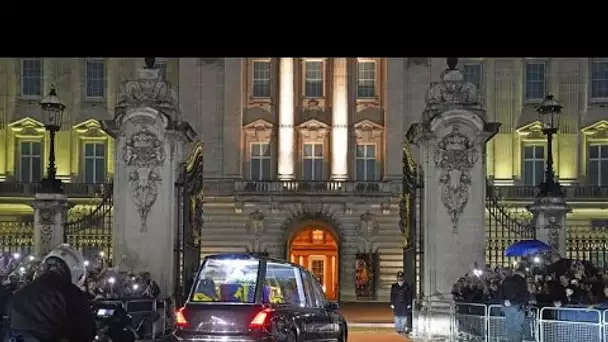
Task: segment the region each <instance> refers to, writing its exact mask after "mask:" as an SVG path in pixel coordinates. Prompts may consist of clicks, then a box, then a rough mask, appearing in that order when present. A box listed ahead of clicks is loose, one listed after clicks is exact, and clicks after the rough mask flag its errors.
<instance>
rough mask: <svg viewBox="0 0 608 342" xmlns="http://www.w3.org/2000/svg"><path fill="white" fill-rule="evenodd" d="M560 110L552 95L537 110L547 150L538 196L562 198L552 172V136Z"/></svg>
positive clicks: (557, 124)
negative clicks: (545, 166) (543, 175)
mask: <svg viewBox="0 0 608 342" xmlns="http://www.w3.org/2000/svg"><path fill="white" fill-rule="evenodd" d="M562 108H564V107H563V106H562V105H560V104H559V102H557V101H556V100H555V99H554V98H553V95H552V94H548V95H547V97H545V99H544V101H543V102H542V103H541V104H540V106H539V107H538V109H537V112H538V114H539V116H540V119H541V122H542V123H543V134H545V135H546V136H547V149H548V151H547V169H546V170H545V181H544V182H542V183H541V184H540V193H539V194H538V196H543V197H547V196H559V197H563V196H564V194H563V192H562V188H561V186H560V185H559V182H558V181H556V180H555V172H554V170H553V135H554V134H557V128H558V126H559V116H560V115H561V113H562Z"/></svg>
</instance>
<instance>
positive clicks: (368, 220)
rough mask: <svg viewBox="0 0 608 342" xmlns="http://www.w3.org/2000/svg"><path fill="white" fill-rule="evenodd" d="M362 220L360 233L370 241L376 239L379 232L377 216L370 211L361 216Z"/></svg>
mask: <svg viewBox="0 0 608 342" xmlns="http://www.w3.org/2000/svg"><path fill="white" fill-rule="evenodd" d="M360 219H361V221H360V222H359V233H360V234H361V235H362V236H363V238H365V239H366V240H369V239H371V238H372V237H374V236H375V235H376V232H377V231H378V221H376V216H374V214H372V213H370V212H369V211H368V212H365V213H363V214H362V215H361V216H360Z"/></svg>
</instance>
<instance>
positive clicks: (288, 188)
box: [234, 181, 401, 197]
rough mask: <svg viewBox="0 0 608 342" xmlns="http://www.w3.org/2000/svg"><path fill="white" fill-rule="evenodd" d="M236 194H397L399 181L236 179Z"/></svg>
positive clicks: (399, 188) (399, 187) (398, 192)
mask: <svg viewBox="0 0 608 342" xmlns="http://www.w3.org/2000/svg"><path fill="white" fill-rule="evenodd" d="M234 192H235V194H237V195H262V194H268V195H283V196H288V195H323V196H332V195H340V196H344V195H357V196H381V197H384V196H399V195H400V193H401V184H400V183H399V182H381V181H377V182H358V181H346V182H337V181H236V182H234Z"/></svg>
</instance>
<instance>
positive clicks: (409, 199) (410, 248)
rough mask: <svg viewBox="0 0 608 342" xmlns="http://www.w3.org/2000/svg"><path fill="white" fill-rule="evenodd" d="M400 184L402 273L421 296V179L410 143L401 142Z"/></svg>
mask: <svg viewBox="0 0 608 342" xmlns="http://www.w3.org/2000/svg"><path fill="white" fill-rule="evenodd" d="M402 167H403V184H402V188H403V189H402V191H403V193H402V194H401V202H400V211H399V213H400V219H399V228H400V229H401V233H402V234H403V273H404V275H405V280H406V281H407V283H408V284H411V286H412V288H413V290H414V293H413V296H414V298H421V297H422V295H423V294H422V284H423V279H422V274H423V261H424V251H423V246H424V245H423V243H422V242H423V241H424V240H423V238H424V235H423V233H424V229H422V228H423V226H422V217H423V216H422V203H423V201H422V191H423V189H422V181H421V178H420V176H421V175H420V173H419V172H418V166H417V165H416V162H415V161H414V158H413V156H412V152H411V150H410V148H409V143H407V142H406V143H405V144H404V146H403V156H402Z"/></svg>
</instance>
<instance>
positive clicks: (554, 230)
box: [527, 194, 572, 257]
mask: <svg viewBox="0 0 608 342" xmlns="http://www.w3.org/2000/svg"><path fill="white" fill-rule="evenodd" d="M527 209H528V210H529V211H530V212H531V213H532V215H533V218H532V225H533V226H534V227H535V229H536V239H537V240H540V241H542V242H544V243H546V244H548V245H549V246H551V248H552V249H553V251H556V252H558V253H559V254H560V255H561V256H563V257H566V229H567V228H566V214H568V213H569V212H571V211H572V209H571V208H570V207H568V205H566V200H565V199H564V197H563V196H552V195H551V194H549V195H547V196H539V197H537V198H536V199H535V200H534V203H533V204H531V205H529V206H528V207H527Z"/></svg>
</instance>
